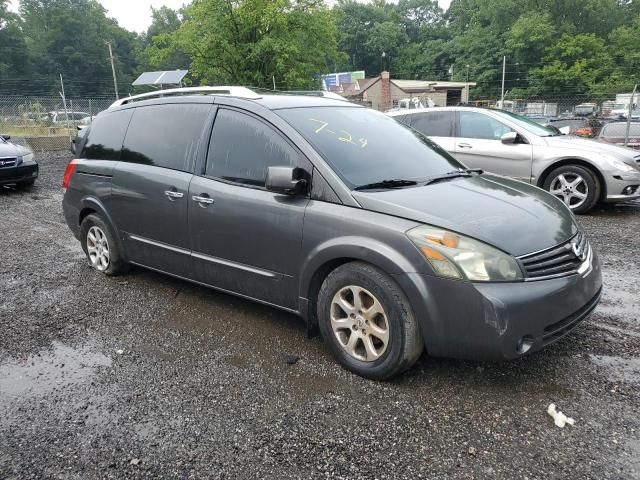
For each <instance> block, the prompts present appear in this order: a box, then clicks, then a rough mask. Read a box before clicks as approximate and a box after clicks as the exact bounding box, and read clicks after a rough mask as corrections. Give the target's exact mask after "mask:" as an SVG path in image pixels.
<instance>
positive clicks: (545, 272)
mask: <svg viewBox="0 0 640 480" xmlns="http://www.w3.org/2000/svg"><path fill="white" fill-rule="evenodd" d="M590 248H591V246H590V245H589V242H588V241H587V237H586V235H584V234H583V233H582V232H578V234H577V235H576V236H574V237H573V238H572V239H571V240H569V241H568V242H566V243H563V244H562V245H558V246H557V247H553V248H550V249H548V250H543V251H542V252H536V253H531V254H529V255H524V256H522V257H518V259H519V260H520V262H521V263H522V266H523V267H524V271H525V275H526V278H527V279H531V280H540V279H542V278H548V277H562V276H566V275H573V274H574V273H577V271H578V269H579V268H580V266H581V265H582V263H583V262H584V261H585V260H586V259H587V258H588V256H589V250H590ZM576 252H577V253H576Z"/></svg>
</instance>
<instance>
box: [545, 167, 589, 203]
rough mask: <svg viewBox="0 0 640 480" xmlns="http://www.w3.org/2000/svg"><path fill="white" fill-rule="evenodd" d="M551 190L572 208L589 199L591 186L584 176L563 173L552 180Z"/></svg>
mask: <svg viewBox="0 0 640 480" xmlns="http://www.w3.org/2000/svg"><path fill="white" fill-rule="evenodd" d="M549 192H550V193H551V194H553V195H555V196H556V197H558V198H559V199H560V200H562V201H563V202H564V203H565V205H567V206H568V207H569V208H571V209H576V208H578V207H580V206H581V205H582V204H583V203H584V202H586V201H587V198H588V196H589V186H588V185H587V182H586V181H585V179H584V178H582V176H581V175H578V174H577V173H572V172H569V173H561V174H560V175H558V176H557V177H555V178H554V179H553V180H552V181H551V185H550V186H549Z"/></svg>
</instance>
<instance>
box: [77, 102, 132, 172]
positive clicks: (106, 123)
mask: <svg viewBox="0 0 640 480" xmlns="http://www.w3.org/2000/svg"><path fill="white" fill-rule="evenodd" d="M132 112H133V110H120V111H116V112H104V113H101V114H100V115H98V116H97V117H96V118H95V119H94V120H93V122H92V124H91V129H90V130H89V131H88V132H87V133H86V138H84V139H82V137H83V135H81V134H80V135H79V137H80V138H81V139H82V140H83V142H82V143H84V145H83V147H82V152H81V154H80V157H81V158H85V159H93V160H119V159H120V151H121V150H122V142H123V140H124V134H125V132H126V131H127V126H128V125H129V120H131V114H132Z"/></svg>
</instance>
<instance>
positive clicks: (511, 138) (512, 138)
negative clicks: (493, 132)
mask: <svg viewBox="0 0 640 480" xmlns="http://www.w3.org/2000/svg"><path fill="white" fill-rule="evenodd" d="M517 139H518V134H517V133H516V132H507V133H505V134H504V135H502V136H501V137H500V141H501V142H502V143H516V140H517Z"/></svg>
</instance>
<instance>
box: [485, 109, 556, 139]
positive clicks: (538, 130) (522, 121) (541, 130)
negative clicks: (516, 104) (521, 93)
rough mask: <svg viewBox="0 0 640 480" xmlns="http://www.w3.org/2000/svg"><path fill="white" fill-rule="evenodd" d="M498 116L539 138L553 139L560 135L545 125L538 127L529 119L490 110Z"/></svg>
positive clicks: (504, 111)
mask: <svg viewBox="0 0 640 480" xmlns="http://www.w3.org/2000/svg"><path fill="white" fill-rule="evenodd" d="M492 111H493V112H494V113H496V114H498V115H499V116H501V117H503V118H506V119H508V120H511V121H512V122H513V123H515V124H516V125H518V126H519V127H521V128H524V129H525V130H526V131H527V132H530V133H533V134H534V135H537V136H539V137H555V136H557V135H560V133H558V130H557V129H554V128H549V127H547V126H545V125H540V124H539V123H538V122H535V121H533V120H531V119H530V118H527V117H523V116H522V115H518V114H517V113H513V112H507V111H506V110H492Z"/></svg>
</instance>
